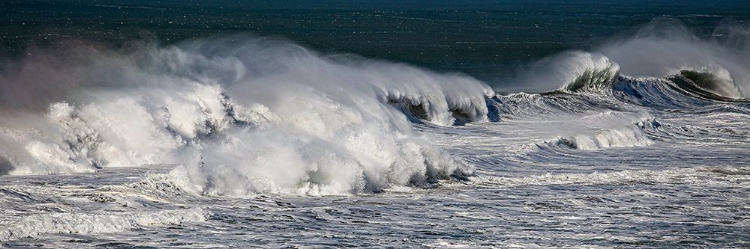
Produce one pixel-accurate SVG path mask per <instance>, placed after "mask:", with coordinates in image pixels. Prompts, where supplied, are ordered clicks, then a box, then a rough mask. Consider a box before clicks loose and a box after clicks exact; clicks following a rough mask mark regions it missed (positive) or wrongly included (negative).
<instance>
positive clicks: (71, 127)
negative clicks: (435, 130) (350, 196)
mask: <svg viewBox="0 0 750 249" xmlns="http://www.w3.org/2000/svg"><path fill="white" fill-rule="evenodd" d="M657 31H658V32H657ZM741 31H743V29H740V28H736V27H732V28H726V27H724V28H719V29H717V32H724V33H726V34H723V33H722V34H723V35H726V36H729V37H733V39H732V40H731V42H726V41H718V40H710V39H702V38H698V37H696V36H695V35H692V34H691V33H689V32H687V31H685V30H684V28H681V26H679V25H674V24H664V23H662V22H656V23H655V24H651V25H649V26H647V27H646V28H644V29H643V30H642V31H641V32H639V33H638V34H636V35H635V36H634V37H629V38H627V39H620V40H615V41H613V42H610V43H607V44H605V45H603V46H601V47H599V48H597V49H595V50H594V51H591V52H586V51H568V52H564V53H560V54H558V55H555V56H552V57H549V58H546V59H543V60H541V61H539V62H537V63H535V64H533V65H532V66H530V67H529V68H528V70H527V72H524V73H521V74H520V75H519V76H518V78H517V79H515V80H516V84H517V85H516V86H514V87H516V88H518V89H530V90H534V91H536V92H540V93H541V94H536V93H532V94H527V93H511V94H497V95H496V94H495V93H494V92H493V90H492V89H491V88H490V87H489V86H487V85H486V84H484V83H482V82H479V81H478V80H476V79H474V78H471V77H469V76H465V75H461V74H441V73H435V72H431V71H429V70H426V69H421V68H417V67H413V66H409V65H404V64H398V63H390V62H383V61H374V60H368V59H364V58H360V57H356V56H352V55H321V54H317V53H315V52H312V51H310V50H307V49H305V48H302V47H300V46H297V45H294V44H292V43H289V42H285V41H280V40H276V39H269V38H256V37H250V36H231V37H223V38H211V39H202V40H196V41H189V42H185V43H182V44H179V45H177V46H169V47H160V46H157V45H155V44H151V43H145V42H136V43H133V44H131V45H129V46H123V47H121V48H117V49H114V48H110V47H107V46H104V45H101V44H92V43H87V42H82V41H66V42H62V43H58V44H57V45H55V46H52V47H48V48H38V49H30V50H29V53H28V55H27V56H25V57H23V58H21V59H19V60H6V61H4V63H3V66H2V73H1V74H0V83H1V84H0V87H2V88H0V94H1V95H2V99H0V112H1V113H2V115H3V116H4V117H6V118H4V119H2V120H0V146H2V150H0V175H3V174H55V173H67V172H86V171H95V170H97V169H100V168H106V167H129V166H145V165H150V164H175V165H178V167H177V168H176V169H175V170H174V171H173V172H172V174H170V175H172V176H174V177H175V178H176V179H175V181H176V182H179V183H180V185H181V186H182V187H183V188H184V189H187V190H190V191H192V192H194V193H198V194H207V195H229V196H247V195H253V194H257V193H286V194H310V195H320V194H347V193H357V192H362V191H375V192H376V191H380V190H383V189H385V188H388V187H391V186H394V185H417V186H425V185H430V184H433V183H436V182H438V181H439V180H441V179H451V178H460V179H463V178H464V177H465V176H467V175H471V174H472V168H473V167H472V166H470V165H467V164H465V163H463V162H461V160H459V159H456V158H453V157H451V156H449V155H447V154H446V153H444V152H441V151H439V150H437V149H435V148H434V147H432V146H430V141H428V140H427V139H424V138H421V137H420V135H418V133H415V132H414V131H413V122H417V123H430V124H432V125H438V126H450V125H456V124H465V123H468V122H484V121H500V122H502V119H513V118H529V117H533V118H554V117H559V115H557V114H559V113H587V112H588V113H591V112H594V113H607V112H602V111H603V110H606V111H609V110H614V111H626V112H631V113H640V112H648V110H653V109H654V108H655V109H695V108H702V107H705V106H709V105H712V104H715V103H721V102H746V101H747V100H746V99H747V98H748V96H750V92H748V90H750V69H748V68H750V61H748V57H747V56H746V55H748V54H750V46H748V44H750V42H748V40H750V39H748V37H749V36H747V33H750V32H744V33H743V32H741ZM742 34H745V35H742ZM743 55H744V56H743ZM500 90H504V91H507V90H508V89H500ZM636 107H637V108H636ZM643 107H645V109H646V111H644V108H643ZM555 115H557V116H555ZM613 120H615V121H617V122H615V123H617V124H616V125H612V127H603V128H602V130H601V131H599V132H597V133H596V134H565V135H562V134H561V135H560V136H561V137H558V138H557V139H554V140H552V141H548V142H545V143H544V144H541V145H540V144H537V145H538V146H540V147H543V148H552V149H556V148H562V149H565V150H567V149H588V150H596V149H605V148H610V147H623V146H648V145H650V144H651V141H650V140H649V139H648V138H647V136H646V133H649V132H650V130H649V129H651V130H653V129H657V128H654V127H658V126H659V123H658V122H657V121H654V120H652V119H650V118H645V119H639V120H637V121H633V120H630V119H627V120H624V121H623V120H620V119H618V118H617V117H615V118H613ZM619 121H623V122H625V123H627V126H626V127H621V124H620V123H621V122H619ZM639 124H640V125H639ZM644 124H648V125H644ZM644 132H645V133H644ZM550 146H551V147H550Z"/></svg>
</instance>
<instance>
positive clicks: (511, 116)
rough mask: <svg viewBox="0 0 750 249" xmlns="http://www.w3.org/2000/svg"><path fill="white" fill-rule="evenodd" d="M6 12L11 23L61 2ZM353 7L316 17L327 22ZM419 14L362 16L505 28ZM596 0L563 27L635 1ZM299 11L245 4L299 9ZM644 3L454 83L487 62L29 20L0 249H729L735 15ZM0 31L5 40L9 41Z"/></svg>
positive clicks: (748, 203) (737, 236)
mask: <svg viewBox="0 0 750 249" xmlns="http://www.w3.org/2000/svg"><path fill="white" fill-rule="evenodd" d="M168 2H169V1H168ZM450 3H451V1H438V3H437V6H438V7H439V8H447V9H450V7H451V6H453V5H451V4H450ZM479 3H480V4H485V5H488V6H489V5H491V6H495V7H494V8H503V6H506V7H507V8H510V9H527V8H530V9H531V12H521V14H518V13H516V14H517V15H520V16H536V17H534V18H542V19H545V18H562V17H565V18H569V17H570V16H574V14H575V13H579V12H577V11H581V12H580V13H584V14H585V13H586V12H585V11H584V10H583V8H584V7H585V6H578V5H575V6H572V7H571V6H568V7H567V8H564V9H562V10H561V11H560V12H553V13H552V14H549V15H544V14H543V13H539V14H536V11H537V10H538V9H543V8H542V7H540V6H545V5H544V4H543V3H535V4H537V5H535V4H530V5H523V4H522V3H506V5H502V4H501V3H494V2H492V3H490V2H484V1H479ZM5 4H7V7H8V9H9V10H13V11H9V13H10V16H11V17H16V16H21V14H19V13H32V14H30V16H32V17H34V16H35V15H40V14H39V13H48V12H47V11H46V10H49V9H53V10H63V9H65V10H68V9H69V8H70V6H68V5H66V1H46V2H45V1H40V2H35V3H34V4H30V5H28V4H24V3H17V2H16V3H14V2H11V3H5ZM56 4H57V5H56ZM78 4H81V3H78ZM168 4H169V3H167V5H166V6H167V7H169V6H171V5H168ZM222 4H228V3H218V4H217V5H216V6H214V5H209V6H208V7H207V8H208V9H209V10H210V11H204V12H201V13H209V14H211V13H213V12H211V11H218V10H217V8H219V7H222V8H223V6H224V5H222ZM360 4H362V6H360V7H362V8H373V7H372V6H370V5H368V4H364V3H360ZM0 5H2V3H0ZM58 5H60V6H58ZM72 5H75V4H72ZM350 5H351V3H350V4H342V6H344V7H342V8H343V10H337V11H341V12H336V11H333V10H331V9H329V8H332V7H330V6H328V5H326V7H325V8H323V11H328V12H324V13H328V14H329V15H330V14H331V13H334V16H335V14H336V13H338V15H343V14H342V13H351V12H352V11H353V10H350V9H349V8H352V6H350ZM699 5H700V4H698V3H690V4H688V5H686V6H688V7H691V8H692V7H695V6H699ZM29 6H31V7H29ZM39 6H43V7H39ZM84 6H85V7H87V8H91V9H93V10H96V11H98V10H100V9H107V10H108V9H110V8H117V7H119V8H125V9H130V8H135V9H136V10H141V11H143V12H144V13H149V11H160V9H159V8H162V7H164V6H158V5H154V6H151V5H143V6H141V5H136V4H133V5H107V4H106V3H100V4H91V5H85V4H84ZM139 6H140V7H139ZM144 6H145V7H144ZM226 6H231V7H237V6H234V5H232V4H228V5H226ZM301 6H302V5H301ZM420 6H421V5H420V4H418V3H417V2H415V3H413V5H411V4H405V5H403V6H401V7H403V8H405V9H408V10H410V11H411V12H407V13H406V14H404V13H403V12H397V11H396V12H394V11H395V10H394V9H398V8H399V6H396V7H389V8H385V9H378V8H375V9H374V10H371V11H374V12H372V13H376V14H378V15H380V16H376V17H373V16H368V18H381V17H383V16H386V17H387V18H386V19H388V20H391V19H393V18H394V17H395V18H403V19H405V20H408V21H411V22H422V21H424V25H425V26H424V27H426V29H430V28H433V27H434V26H432V25H435V23H443V22H446V23H450V22H452V21H456V22H461V23H463V24H462V25H468V26H467V27H471V25H472V23H476V22H477V20H495V19H493V17H494V18H499V17H504V16H506V15H508V13H506V12H497V13H494V14H487V15H479V16H477V17H472V18H475V19H472V20H474V21H473V22H468V23H467V22H464V21H466V20H465V16H464V15H451V14H446V13H451V12H449V11H447V12H440V11H438V13H437V14H435V13H432V12H429V11H428V12H419V11H417V10H414V9H415V8H417V9H419V8H421V7H420ZM498 6H499V7H498ZM519 6H520V7H519ZM612 6H615V7H612ZM612 6H609V7H612V9H606V8H605V9H603V12H601V13H598V12H597V14H591V15H590V16H589V15H588V14H586V15H582V17H580V18H581V20H588V21H591V22H593V23H600V22H602V19H603V17H602V16H601V15H605V16H617V13H628V14H632V11H634V10H632V9H629V8H625V7H623V6H620V5H612ZM32 7H33V8H32ZM36 7H39V8H38V9H37V8H36ZM79 7H80V6H79ZM136 7H137V8H136ZM167 7H164V8H166V9H168V10H169V8H167ZM309 7H310V6H306V5H305V6H303V7H300V8H302V9H292V10H290V9H286V8H284V7H283V6H282V7H279V6H275V5H271V6H270V7H269V6H265V5H264V8H267V9H268V10H269V11H271V13H282V12H284V11H288V13H290V15H291V16H293V17H294V16H296V15H302V14H301V13H310V15H309V16H312V17H319V14H315V13H318V12H315V10H313V9H314V8H309ZM609 7H608V8H609ZM650 7H651V8H653V9H652V10H653V12H649V13H648V14H643V13H641V14H640V15H635V14H634V15H633V16H632V18H631V19H632V20H631V21H633V20H635V21H637V20H642V19H648V20H646V21H645V22H644V23H640V24H638V25H633V26H632V27H631V28H633V30H635V31H634V32H626V33H624V34H622V35H619V36H614V38H612V37H610V38H607V40H606V41H601V40H600V39H594V42H596V45H592V46H580V47H577V48H575V46H573V47H574V48H573V49H571V48H568V47H567V46H569V45H571V44H573V45H575V44H577V43H576V42H581V40H580V39H577V38H576V39H573V38H569V39H572V40H574V42H569V43H564V44H565V46H559V47H556V48H554V49H551V50H550V51H551V52H549V53H546V54H542V55H540V56H538V58H534V60H533V61H532V62H525V61H524V60H512V59H506V61H502V58H501V59H498V60H500V61H499V62H498V61H496V62H493V63H490V64H492V65H496V66H502V65H511V64H514V63H520V64H522V66H519V67H518V68H519V69H517V70H516V69H507V68H496V69H490V71H486V72H484V73H479V76H472V75H471V74H470V73H474V72H475V70H480V69H477V68H484V66H478V67H475V66H477V65H486V64H487V63H486V62H484V61H482V62H476V61H473V59H478V58H480V57H477V56H478V55H466V56H465V57H460V58H463V59H462V60H463V62H462V63H458V64H454V63H449V62H450V61H455V60H459V59H456V58H450V59H446V60H447V61H446V63H448V64H449V65H459V64H460V65H463V66H458V67H456V68H454V69H453V70H450V66H449V65H443V66H437V67H436V68H431V66H433V65H435V64H439V63H440V62H441V61H442V59H440V60H437V59H434V58H435V54H431V55H423V57H419V56H420V55H417V53H416V52H413V53H410V54H406V55H408V56H416V57H418V58H413V59H408V61H411V62H413V63H411V64H409V63H401V62H396V61H395V60H393V59H394V57H391V56H390V55H384V56H382V57H379V56H375V57H376V58H370V57H371V56H370V57H368V56H360V55H356V54H365V55H368V54H370V53H372V51H376V50H377V48H383V49H386V50H387V49H396V50H398V49H400V48H401V46H402V45H391V44H386V45H383V44H380V45H373V47H368V48H367V49H365V50H356V49H354V51H350V52H352V53H338V52H318V51H319V50H326V49H311V48H309V46H304V45H299V43H297V42H293V41H289V40H286V39H282V38H278V37H279V36H288V37H293V38H294V37H296V36H299V33H297V32H302V33H304V32H308V31H309V30H307V29H300V30H296V29H295V30H292V31H295V32H290V31H289V30H285V29H281V28H278V27H274V28H271V31H269V30H266V29H264V32H272V31H274V30H275V31H277V32H278V33H279V34H277V36H273V37H269V36H264V35H262V34H263V32H257V33H259V34H261V35H258V34H247V33H245V34H221V35H214V36H210V37H199V38H195V37H192V38H186V37H179V38H180V39H179V41H177V42H158V41H156V40H153V39H141V38H135V39H132V37H129V38H127V39H125V40H119V41H118V42H113V41H109V40H108V39H105V38H103V37H99V38H96V39H92V38H91V36H92V35H93V36H99V35H101V34H100V33H98V32H94V33H92V34H86V35H80V34H79V36H76V35H70V36H67V35H63V34H66V32H71V31H70V30H69V29H68V30H63V31H59V30H57V31H54V32H52V31H50V32H47V33H45V32H46V31H44V32H42V33H44V34H45V37H47V36H55V37H54V39H53V40H54V41H49V42H46V41H45V42H41V41H39V40H35V39H31V40H29V41H27V42H28V43H29V44H26V45H24V46H25V47H24V48H22V50H21V51H23V52H20V53H17V52H7V51H15V50H16V49H18V46H17V43H19V41H18V39H19V38H18V37H23V36H24V35H19V36H15V37H16V38H9V37H10V36H8V35H6V36H4V37H3V44H4V50H3V51H6V52H7V53H5V54H6V56H5V59H3V60H2V61H0V65H1V67H0V117H1V119H0V206H1V207H2V208H0V242H2V244H0V245H2V246H5V247H49V248H60V247H69V248H87V247H117V248H132V247H137V248H143V247H159V248H160V247H185V248H216V247H240V248H244V247H255V246H258V247H289V246H291V247H306V246H311V247H344V246H356V247H387V246H392V247H404V246H417V247H471V248H475V247H500V248H507V247H533V248H537V247H585V248H597V247H603V248H610V247H628V248H629V247H654V248H663V247H748V246H750V192H749V191H750V164H749V162H750V160H749V159H750V158H749V157H748V155H750V154H749V153H750V101H749V100H748V99H749V98H750V57H748V56H750V32H749V31H748V30H750V29H749V28H748V27H749V26H748V24H747V21H746V20H745V19H742V18H737V16H740V17H742V16H743V13H747V12H748V10H742V9H740V10H732V11H729V10H724V9H721V8H719V7H716V8H719V10H715V9H711V8H708V9H706V10H705V11H706V13H707V14H706V13H697V14H694V15H692V14H691V15H677V17H679V18H683V19H686V20H687V21H685V22H686V23H687V24H691V25H692V24H694V25H697V26H695V27H693V26H688V25H686V24H684V23H682V22H680V19H676V20H675V19H663V18H656V19H653V20H652V18H651V17H652V16H659V15H660V12H659V11H660V10H661V9H662V8H664V6H650ZM714 7H715V6H714ZM154 8H156V10H154ZM174 8H175V9H172V12H174V13H182V12H180V11H184V9H180V8H177V7H174ZM185 8H187V7H185ZM191 8H192V7H191ZM238 8H239V7H238ZM32 9H33V10H45V11H40V12H34V11H31V10H32ZM459 9H461V8H459ZM21 10H26V11H28V12H23V11H21ZM608 10H612V11H614V12H607V11H608ZM690 10H691V11H697V9H690ZM79 11H81V10H79ZM86 11H87V10H83V12H82V13H86ZM274 11H276V12H274ZM305 11H307V12H305ZM430 11H433V10H432V9H430ZM461 11H467V10H466V9H461ZM618 11H619V12H618ZM711 11H713V12H711ZM743 11H744V12H743ZM490 12H492V11H490ZM50 13H51V12H50ZM54 13H57V12H54ZM60 13H62V12H60ZM71 13H73V12H71ZM123 13H125V14H123V16H125V17H122V16H121V17H119V18H124V19H123V20H129V21H132V20H131V19H128V18H131V17H133V16H128V15H129V14H128V13H126V12H123ZM174 13H173V14H174ZM230 13H234V14H237V13H236V12H230ZM258 13H259V12H255V13H254V14H253V15H261V14H258ZM357 13H359V12H357ZM368 13H369V12H368ZM372 13H370V14H372ZM430 13H432V14H430ZM455 13H459V12H458V11H456V12H455ZM462 13H463V12H462ZM613 13H614V14H613ZM738 13H739V14H738ZM58 14H59V13H58ZM131 14H132V13H131ZM209 14H206V15H208V16H211V15H209ZM213 14H214V15H213V16H217V15H215V14H216V13H213ZM392 14H393V15H395V16H393V15H392ZM643 15H645V16H643ZM52 16H55V15H52ZM81 16H85V15H81ZM248 16H250V14H248ZM261 16H262V17H263V18H264V19H263V20H266V19H265V18H267V17H268V16H265V15H261ZM425 16H426V17H425ZM706 16H708V17H709V18H713V19H711V20H714V19H716V20H719V21H720V23H718V24H716V23H711V24H710V25H711V26H712V28H713V32H712V33H711V35H710V36H705V35H703V33H702V31H701V29H702V28H705V25H704V24H700V23H699V24H696V23H693V22H691V20H693V21H694V20H698V19H700V18H707V17H706ZM126 17H127V18H126ZM339 17H340V16H339ZM423 17H424V18H426V19H413V18H423ZM744 17H745V18H747V16H744ZM40 18H41V17H40ZM50 18H53V19H54V17H50ZM200 18H204V17H200ZM321 18H322V17H321ZM617 18H620V19H625V20H630V19H628V18H627V17H623V16H617ZM31 19H33V20H32V21H35V22H36V23H34V24H33V25H37V26H43V25H49V27H56V26H55V25H54V24H52V23H53V22H51V21H49V20H46V19H39V20H37V19H34V18H31ZM115 19H116V18H115ZM251 19H252V18H251ZM282 19H283V18H282ZM511 19H512V18H511ZM605 19H606V18H605ZM21 20H22V21H23V20H25V19H21ZM40 20H41V21H40ZM45 20H46V21H45ZM258 20H260V19H258ZM283 20H286V21H289V20H287V19H283ZM315 20H317V19H315ZM519 20H520V19H519ZM535 20H536V19H535ZM16 21H18V19H17V20H16ZM78 21H80V20H78ZM594 21H596V22H594ZM23 22H24V25H26V21H23ZM30 22H31V21H30ZM71 22H72V23H75V21H71ZM81 22H82V21H81ZM218 22H220V21H218ZM227 22H229V21H227ZM236 22H240V21H237V20H234V21H231V22H229V23H236ZM519 22H520V21H519ZM45 23H47V24H45ZM279 23H283V22H282V21H279ZM214 24H215V23H214ZM484 24H487V23H484ZM69 25H72V26H75V25H74V24H69ZM86 25H88V24H86ZM388 25H390V24H388ZM451 25H453V24H451ZM550 25H551V24H550ZM570 25H573V24H570ZM579 25H582V26H581V27H589V26H586V25H590V24H579ZM618 25H621V24H617V25H614V26H613V27H615V28H617V27H619V26H618ZM701 25H703V26H701ZM459 26H461V25H459ZM9 27H11V28H9ZM12 27H14V26H8V27H5V28H4V30H5V32H6V34H10V33H14V34H19V32H20V31H18V30H15V29H14V28H12ZM93 27H94V29H97V28H99V29H105V30H106V28H107V27H106V26H104V27H102V26H93ZM347 27H348V28H352V26H347ZM518 27H520V26H518ZM360 28H361V27H360ZM548 28H554V27H548ZM54 29H55V28H53V29H50V30H54ZM191 29H192V28H191ZM207 29H208V28H207ZM467 29H469V28H467ZM167 30H171V29H167ZM373 30H377V29H376V28H373V27H369V29H364V31H373ZM566 30H567V29H566ZM506 31H507V30H506ZM23 32H26V31H23ZM118 32H122V33H123V34H126V33H127V32H129V31H124V30H119V29H118ZM155 32H156V35H157V36H158V35H162V36H163V34H161V33H160V32H164V30H161V31H159V30H158V29H157V31H155ZM180 32H186V31H185V29H174V33H180ZM201 32H208V31H206V30H203V31H201ZM309 32H312V31H309ZM414 32H416V31H414ZM477 32H478V33H481V32H479V31H477V30H471V31H467V33H466V34H467V37H468V35H476V34H477ZM507 32H509V31H507ZM527 32H531V33H533V32H539V33H534V34H537V35H538V36H540V37H542V38H539V39H542V40H544V39H554V38H550V37H548V36H544V35H549V34H547V33H545V32H541V31H532V30H528V31H527ZM576 32H578V31H576ZM209 33H210V32H209ZM224 33H225V32H224ZM235 33H236V32H235ZM602 33H603V34H602V35H607V36H610V34H609V33H608V32H605V31H604V30H602ZM331 34H332V36H335V37H346V36H344V35H342V34H339V33H331ZM459 34H460V32H459ZM576 34H578V35H581V34H580V33H576ZM381 35H382V36H383V37H386V38H388V37H390V38H388V39H391V38H392V39H397V38H398V36H397V35H395V34H394V35H393V36H389V34H388V33H383V34H381ZM58 36H59V37H58ZM527 36H528V37H521V38H516V39H517V40H515V43H520V44H527V46H528V47H527V48H526V49H527V50H528V51H532V50H537V48H535V47H534V46H535V44H537V45H538V44H545V43H534V42H531V41H532V40H533V39H537V38H534V37H536V36H534V35H530V34H527ZM529 37H531V38H529ZM386 38H383V39H386ZM469 38H471V37H469ZM388 39H386V40H388ZM426 39H432V38H430V37H426ZM467 39H468V38H467ZM525 39H531V40H525ZM306 42H307V43H310V44H314V46H316V47H319V46H321V45H320V44H321V43H324V42H322V40H320V39H312V40H306ZM349 42H352V41H349ZM360 42H363V43H365V42H364V41H360ZM345 43H346V42H345ZM510 43H514V42H510ZM510 43H508V44H510ZM346 44H349V43H346ZM457 44H459V43H457ZM460 44H463V43H460ZM464 45H466V46H474V45H470V44H464ZM331 46H336V45H331ZM461 46H463V45H461ZM476 46H484V47H483V48H484V49H490V48H492V47H493V46H499V45H498V43H484V44H482V45H476ZM539 46H542V45H539ZM437 47H439V46H437ZM440 49H443V48H440ZM440 49H438V50H435V51H434V52H435V53H436V54H437V53H442V52H446V51H448V50H450V49H447V50H440ZM503 49H506V48H505V47H503ZM539 49H542V48H539ZM545 49H549V48H545ZM480 50H481V49H480ZM498 50H502V49H501V48H498ZM542 50H543V49H542ZM524 51H526V50H524ZM357 52H361V53H357ZM530 53H531V52H530ZM448 55H449V53H448V52H446V58H448V57H450V56H448ZM451 55H452V54H451ZM503 55H507V57H508V58H514V57H513V56H514V55H513V54H503ZM496 56H498V55H493V56H492V57H493V58H494V57H496ZM500 57H502V56H500ZM482 58H484V57H482ZM396 59H398V58H396ZM425 61H426V62H425ZM464 62H465V63H466V65H465V64H463V63H464ZM469 64H470V65H469ZM471 65H474V66H471ZM467 68H468V69H467ZM446 69H448V70H446ZM464 69H466V70H464ZM481 70H487V69H481ZM481 70H480V71H481ZM507 75H510V76H507Z"/></svg>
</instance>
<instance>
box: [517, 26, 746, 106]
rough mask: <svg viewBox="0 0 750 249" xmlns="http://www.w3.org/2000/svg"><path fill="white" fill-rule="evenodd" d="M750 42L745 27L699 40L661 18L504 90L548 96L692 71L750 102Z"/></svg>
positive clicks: (543, 64) (529, 73) (570, 54)
mask: <svg viewBox="0 0 750 249" xmlns="http://www.w3.org/2000/svg"><path fill="white" fill-rule="evenodd" d="M748 44H750V32H749V31H748V29H747V28H743V27H740V26H733V25H729V24H727V25H721V26H718V27H717V28H716V29H715V31H714V34H713V36H712V38H700V37H698V36H696V35H695V34H694V33H693V32H692V31H691V30H689V29H688V28H687V27H685V26H684V25H682V24H681V23H679V22H677V21H673V20H668V19H657V20H654V21H652V22H651V23H649V24H647V25H644V26H643V27H641V28H640V29H639V30H638V31H637V32H636V33H635V34H633V35H628V36H626V37H617V38H613V39H611V41H609V42H606V43H605V44H603V45H600V46H598V47H597V48H594V49H593V50H592V51H590V52H585V51H566V52H562V53H559V54H556V55H553V56H550V57H547V58H544V59H542V60H539V61H538V62H536V63H534V64H533V65H531V66H530V67H529V68H526V69H524V70H525V71H524V72H522V73H519V76H518V77H517V78H516V79H515V80H513V82H515V83H514V84H512V85H511V86H504V87H503V88H504V89H503V90H508V91H518V90H524V91H531V92H547V91H553V90H557V89H563V88H565V87H566V86H570V84H574V83H586V82H585V81H590V82H589V83H591V84H593V85H600V84H601V83H602V82H606V81H610V80H612V78H613V77H616V76H617V75H618V74H622V75H626V76H630V77H636V78H643V77H654V78H663V77H667V76H671V75H677V74H680V73H681V72H682V71H683V70H689V71H694V72H698V73H707V74H710V75H712V76H713V77H715V78H716V79H717V80H715V81H713V82H712V85H711V86H709V88H710V89H708V90H711V91H713V92H715V93H716V94H719V95H722V96H724V97H729V98H734V99H740V98H748V97H749V96H750V56H748V55H750V45H748ZM609 76H611V77H609ZM581 80H583V81H584V82H580V81H581Z"/></svg>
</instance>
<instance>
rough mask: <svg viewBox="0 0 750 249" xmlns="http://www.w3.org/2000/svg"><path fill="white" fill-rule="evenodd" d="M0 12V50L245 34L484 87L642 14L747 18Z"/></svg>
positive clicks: (173, 7) (748, 16) (17, 6)
mask: <svg viewBox="0 0 750 249" xmlns="http://www.w3.org/2000/svg"><path fill="white" fill-rule="evenodd" d="M0 12H1V13H2V15H0V38H1V39H0V48H1V49H0V53H2V54H5V55H6V56H18V55H20V54H23V53H24V51H25V50H26V48H28V47H29V46H36V45H40V46H49V45H50V44H53V43H55V42H56V41H59V40H63V39H71V38H80V39H85V40H93V41H100V42H104V43H107V44H112V45H114V46H127V45H128V44H129V42H130V41H133V40H156V41H159V42H160V43H162V44H173V43H176V42H180V41H184V40H189V39H197V38H203V37H207V36H213V35H221V34H236V33H249V34H254V35H258V36H273V37H280V38H284V39H289V40H291V41H294V42H295V43H298V44H301V45H303V46H306V47H310V48H313V49H314V50H317V51H322V52H324V53H354V54H358V55H362V56H365V57H368V58H377V59H385V60H391V61H398V62H406V63H410V64H415V65H418V66H423V67H427V68H430V69H433V70H438V71H457V72H463V73H467V74H470V75H472V76H474V77H478V78H480V79H484V80H486V81H489V82H490V83H491V84H494V85H502V84H503V83H504V80H505V79H506V78H508V77H510V76H512V75H515V74H517V73H518V71H521V70H523V69H524V67H525V66H527V65H528V64H529V63H531V62H533V61H536V60H539V59H540V58H543V57H546V56H549V55H551V54H555V53H558V52H561V51H565V50H570V49H589V48H592V47H596V46H599V45H601V44H602V43H605V42H606V41H608V40H611V39H616V37H627V36H632V35H633V34H634V33H635V32H636V31H637V30H639V28H641V27H642V26H644V25H647V24H648V23H650V22H652V21H654V20H659V19H661V20H671V21H674V22H677V23H683V24H684V25H685V26H686V27H687V28H688V29H690V31H692V32H694V33H695V34H696V35H697V36H699V37H702V38H711V37H713V36H715V31H716V29H717V27H722V26H727V25H747V23H748V22H749V20H750V5H748V4H747V2H745V1H714V2H710V3H706V2H705V1H488V0H480V1H448V0H440V1H423V0H417V1H377V2H370V1H360V0H356V1H312V2H309V1H281V2H272V3H268V2H266V1H228V0H223V1H142V0H126V1H92V0H84V1H71V0H47V1H39V0H31V1H2V2H0ZM714 38H716V37H714ZM714 38H711V39H714ZM718 38H719V39H728V38H727V37H718Z"/></svg>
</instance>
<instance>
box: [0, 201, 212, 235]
mask: <svg viewBox="0 0 750 249" xmlns="http://www.w3.org/2000/svg"><path fill="white" fill-rule="evenodd" d="M207 217H208V212H207V211H205V210H203V209H202V208H190V209H179V210H161V211H152V212H143V211H140V212H111V213H94V214H85V213H45V214H35V215H29V216H26V217H23V218H20V219H19V220H17V221H15V222H12V223H10V224H8V225H6V226H4V227H3V228H2V229H0V241H9V240H15V239H19V238H26V237H35V236H38V235H43V234H51V233H71V234H97V233H116V232H121V231H127V230H130V229H134V228H138V227H144V226H166V225H175V224H182V223H185V222H201V221H205V220H206V219H207Z"/></svg>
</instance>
